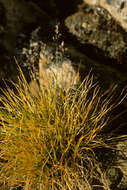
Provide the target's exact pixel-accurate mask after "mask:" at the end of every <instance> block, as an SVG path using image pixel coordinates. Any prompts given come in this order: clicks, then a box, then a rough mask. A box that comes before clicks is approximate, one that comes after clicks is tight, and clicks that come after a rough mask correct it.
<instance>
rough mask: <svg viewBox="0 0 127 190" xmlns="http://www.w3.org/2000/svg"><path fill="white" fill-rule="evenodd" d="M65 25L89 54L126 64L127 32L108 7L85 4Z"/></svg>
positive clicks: (67, 19) (102, 59)
mask: <svg viewBox="0 0 127 190" xmlns="http://www.w3.org/2000/svg"><path fill="white" fill-rule="evenodd" d="M65 25H66V27H67V28H68V30H69V32H70V33H71V34H72V35H73V36H75V37H76V38H77V40H78V41H79V42H80V44H82V45H83V46H82V50H83V49H84V51H85V53H86V54H88V55H89V56H93V58H94V59H96V58H99V59H100V61H102V62H103V61H104V60H106V59H109V60H112V61H111V62H113V60H116V61H117V63H122V64H126V58H127V33H126V32H125V31H124V29H123V28H122V27H121V26H120V25H119V24H118V23H117V22H116V21H115V20H114V19H113V17H112V15H111V14H110V13H109V12H108V11H107V10H106V9H104V8H102V7H98V6H88V5H87V4H84V6H82V8H80V9H79V11H78V12H76V13H75V14H73V15H71V16H68V17H67V18H66V20H65Z"/></svg>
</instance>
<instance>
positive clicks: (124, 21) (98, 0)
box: [83, 0, 127, 30]
mask: <svg viewBox="0 0 127 190" xmlns="http://www.w3.org/2000/svg"><path fill="white" fill-rule="evenodd" d="M83 1H84V2H85V3H88V4H90V5H98V6H101V7H104V8H105V9H107V10H108V11H109V12H110V13H111V15H112V16H113V17H114V18H115V19H116V20H117V21H118V22H119V23H120V24H121V26H122V27H123V28H125V29H126V30H127V1H126V0H83Z"/></svg>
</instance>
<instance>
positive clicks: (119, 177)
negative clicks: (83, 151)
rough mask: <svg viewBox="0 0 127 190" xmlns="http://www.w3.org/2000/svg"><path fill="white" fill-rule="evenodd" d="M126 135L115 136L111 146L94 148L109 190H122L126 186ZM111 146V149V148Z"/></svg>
mask: <svg viewBox="0 0 127 190" xmlns="http://www.w3.org/2000/svg"><path fill="white" fill-rule="evenodd" d="M126 140H127V137H126V138H123V140H122V141H121V140H120V138H117V137H115V138H114V142H113V141H112V142H111V144H112V145H111V148H110V149H108V148H103V149H102V148H101V149H98V150H96V156H97V159H98V161H99V162H100V163H101V164H100V166H101V170H102V171H103V174H105V177H106V181H107V185H108V186H109V187H110V190H114V189H117V190H123V189H126V188H127V142H126ZM112 147H113V149H112Z"/></svg>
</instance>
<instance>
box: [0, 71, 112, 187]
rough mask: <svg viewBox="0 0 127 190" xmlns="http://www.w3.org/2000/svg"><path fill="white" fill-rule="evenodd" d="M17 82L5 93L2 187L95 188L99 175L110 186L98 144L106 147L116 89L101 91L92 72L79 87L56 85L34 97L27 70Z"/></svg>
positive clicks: (0, 113) (0, 115) (0, 123)
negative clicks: (103, 132) (97, 153)
mask: <svg viewBox="0 0 127 190" xmlns="http://www.w3.org/2000/svg"><path fill="white" fill-rule="evenodd" d="M13 85H14V88H15V90H11V89H10V88H9V87H8V88H7V90H5V91H4V92H3V93H4V95H2V96H1V97H0V102H1V107H0V184H1V188H3V189H6V188H7V187H12V186H15V187H16V186H17V187H18V186H23V188H24V189H25V190H36V189H37V190H50V189H51V190H57V189H62V190H85V189H86V190H89V189H92V184H93V179H94V178H97V179H98V180H100V184H101V185H102V186H106V185H105V184H107V183H106V181H105V178H104V174H102V172H101V170H100V168H99V166H98V164H97V162H96V159H95V155H94V149H95V148H96V147H99V146H106V144H105V138H103V136H102V135H101V130H102V129H103V128H104V127H106V125H107V122H108V119H109V115H108V113H109V112H110V111H111V109H112V108H113V106H114V105H113V104H111V102H112V92H110V93H109V91H107V92H105V94H103V95H101V93H100V89H99V86H98V85H95V84H94V83H93V77H92V76H91V77H90V76H89V75H88V76H87V77H86V78H85V79H84V81H83V83H82V84H81V85H80V86H79V87H78V88H77V89H71V90H70V91H67V92H65V91H63V90H62V89H60V88H57V86H56V87H53V88H52V87H51V88H49V89H48V90H47V89H43V91H42V92H40V94H39V96H38V97H34V96H32V95H31V92H30V87H29V84H28V83H27V82H26V80H25V78H24V75H23V73H22V72H21V70H20V77H19V83H18V84H13ZM106 140H107V139H106ZM106 188H107V189H108V185H107V187H106ZM106 188H105V189H106Z"/></svg>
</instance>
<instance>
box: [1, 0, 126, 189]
mask: <svg viewBox="0 0 127 190" xmlns="http://www.w3.org/2000/svg"><path fill="white" fill-rule="evenodd" d="M56 24H57V25H59V30H60V33H59V32H58V28H56V27H55V26H56ZM56 29H57V30H56ZM126 30H127V1H125V0H75V1H73V0H65V1H59V0H49V1H38V0H29V1H28V0H20V1H19V0H0V86H1V87H3V83H2V79H12V80H14V81H16V76H17V70H16V64H15V61H14V56H15V57H16V59H17V61H18V63H19V65H20V66H21V68H22V70H23V72H24V73H25V76H26V78H27V80H28V81H30V77H29V75H28V73H29V70H30V69H31V68H32V65H34V66H35V70H36V78H37V80H38V84H39V85H38V84H37V83H36V84H34V82H33V81H31V88H32V90H33V91H34V93H35V94H38V92H39V88H42V87H43V86H44V85H49V80H50V79H52V78H53V82H54V83H55V77H56V76H57V77H58V81H59V82H58V86H59V87H60V88H61V87H62V88H65V90H67V89H69V88H70V87H72V86H73V85H74V86H75V85H76V84H77V80H76V76H77V72H78V71H79V74H80V80H83V79H84V77H85V76H86V75H87V74H88V73H89V71H90V70H91V72H92V74H93V75H94V80H95V82H98V83H99V85H100V87H101V91H102V92H103V91H104V90H107V89H108V88H109V87H112V86H114V85H116V86H117V91H116V94H117V95H116V96H117V97H118V96H119V95H121V96H122V95H123V96H124V95H125V93H126V85H127V31H126ZM54 36H55V38H54V39H55V40H54V39H53V37H54ZM63 40H64V43H63ZM123 89H124V90H123ZM123 111H124V116H121V118H118V119H117V120H116V121H115V122H114V123H113V124H112V126H113V130H114V131H116V128H117V129H118V130H117V132H116V133H115V134H117V135H118V134H121V135H125V134H127V130H126V125H127V119H126V118H127V117H126V116H127V115H126V113H127V100H126V99H125V100H124V102H123V104H122V105H121V107H119V109H117V110H115V113H113V114H112V115H111V116H112V117H114V115H115V116H116V115H117V114H121V112H123ZM108 133H110V134H111V131H108ZM116 148H117V152H115V153H113V154H111V155H110V156H109V152H108V153H106V151H105V152H104V154H103V156H101V155H100V157H99V156H98V159H99V160H100V162H102V163H103V164H102V165H103V168H104V172H106V175H107V178H108V183H109V186H110V189H111V190H114V189H116V190H123V189H126V188H127V177H126V176H127V171H126V167H127V166H126V161H125V160H126V149H127V145H126V143H125V142H123V143H121V144H120V143H119V142H118V143H117V147H116ZM119 150H123V152H125V157H124V158H123V157H122V155H123V153H122V152H120V151H119ZM97 154H98V155H99V153H97ZM114 155H115V156H114ZM114 157H115V158H116V159H115V160H114V159H113V158H114ZM110 159H111V160H112V162H111V160H110ZM106 160H110V161H109V163H110V162H111V163H112V164H111V165H109V164H108V163H107V162H106ZM108 166H109V167H108ZM105 168H106V169H105Z"/></svg>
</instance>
